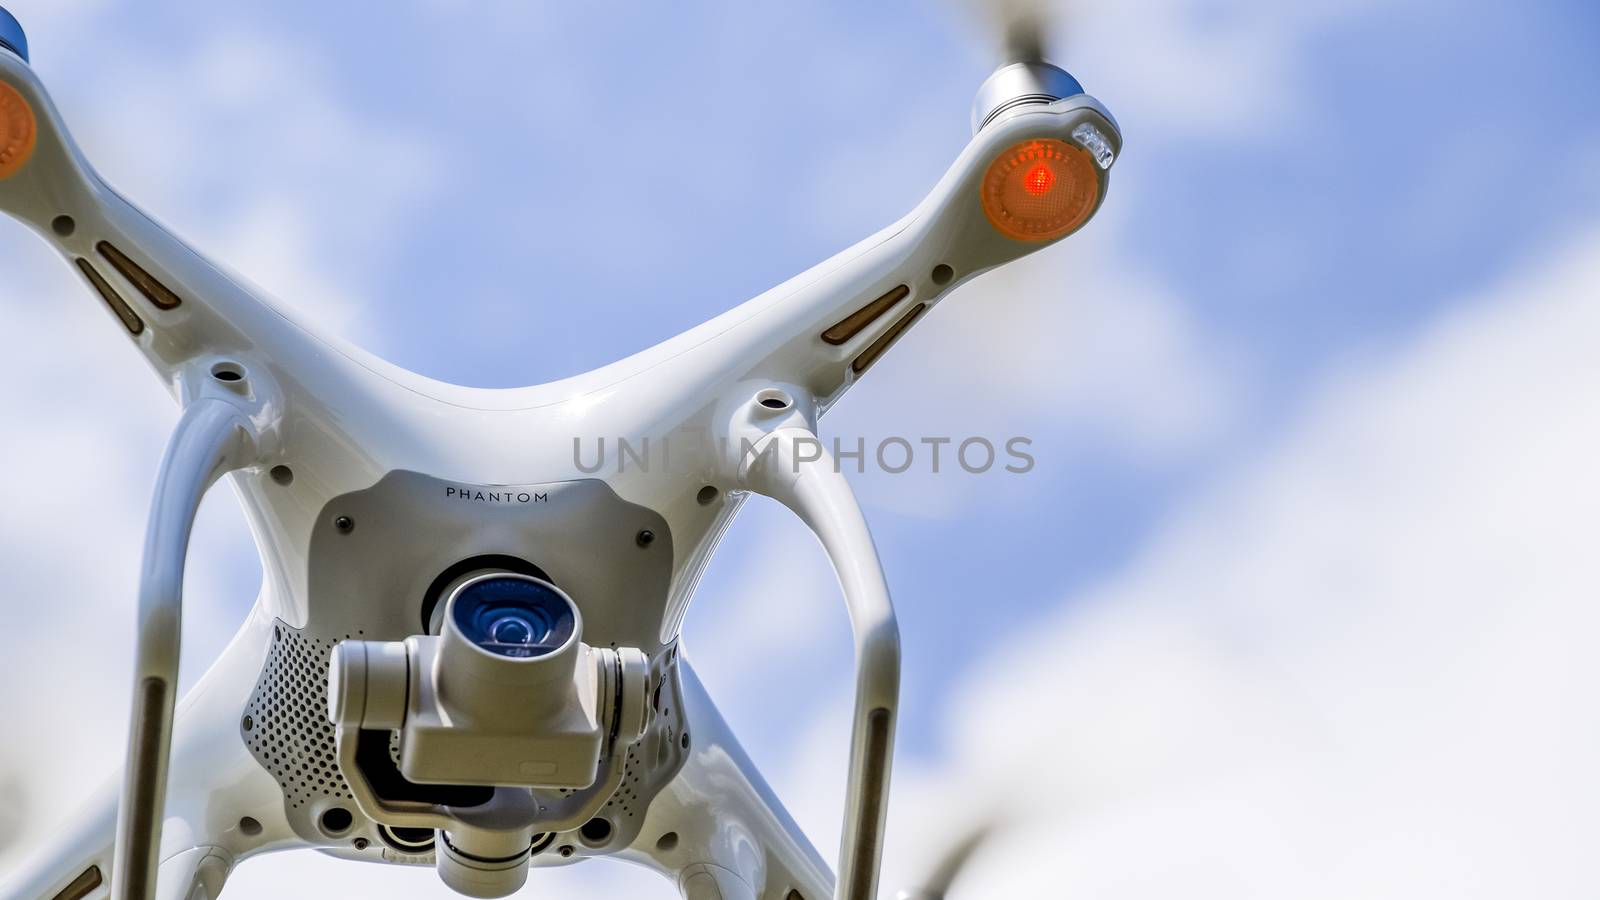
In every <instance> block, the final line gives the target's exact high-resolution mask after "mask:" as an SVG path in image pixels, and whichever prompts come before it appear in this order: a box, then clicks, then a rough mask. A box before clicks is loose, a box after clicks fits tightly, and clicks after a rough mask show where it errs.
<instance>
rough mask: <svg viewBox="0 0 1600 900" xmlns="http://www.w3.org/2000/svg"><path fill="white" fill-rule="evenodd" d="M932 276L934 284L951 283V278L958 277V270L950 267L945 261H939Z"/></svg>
mask: <svg viewBox="0 0 1600 900" xmlns="http://www.w3.org/2000/svg"><path fill="white" fill-rule="evenodd" d="M932 277H933V283H934V284H941V285H942V284H949V283H950V279H952V278H954V277H956V270H955V269H952V268H950V267H949V266H947V265H945V264H944V263H939V264H938V265H937V266H934V267H933V276H932Z"/></svg>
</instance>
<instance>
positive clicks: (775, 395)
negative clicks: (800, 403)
mask: <svg viewBox="0 0 1600 900" xmlns="http://www.w3.org/2000/svg"><path fill="white" fill-rule="evenodd" d="M756 402H757V403H760V404H761V405H762V406H764V407H766V408H767V409H770V410H773V411H778V410H784V409H788V408H789V407H791V406H793V405H794V398H793V397H791V396H789V394H788V392H787V391H780V390H778V389H777V388H767V389H766V390H764V391H762V392H761V393H759V394H756Z"/></svg>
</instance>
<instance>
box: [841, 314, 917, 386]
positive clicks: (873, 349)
mask: <svg viewBox="0 0 1600 900" xmlns="http://www.w3.org/2000/svg"><path fill="white" fill-rule="evenodd" d="M927 308H928V304H926V303H918V304H917V305H916V306H913V307H911V311H910V312H908V313H906V314H905V315H903V316H901V317H900V321H898V322H896V323H894V324H893V325H891V326H889V330H888V331H885V332H884V333H883V334H882V335H880V336H879V337H878V339H877V340H875V341H873V342H872V343H871V344H870V345H869V346H868V347H867V349H865V350H863V351H861V355H860V356H858V357H856V358H855V361H854V362H852V363H850V368H851V369H852V370H854V371H855V373H856V374H857V375H860V374H861V373H862V372H865V371H866V370H867V367H868V366H870V365H872V364H873V363H875V362H877V361H878V357H880V356H882V355H883V352H884V351H885V350H888V349H889V345H890V344H893V343H894V342H895V339H896V338H898V337H899V336H900V335H901V334H902V333H904V332H905V330H906V329H907V328H910V327H911V324H912V323H913V322H915V321H917V317H918V316H920V315H922V312H923V310H925V309H927Z"/></svg>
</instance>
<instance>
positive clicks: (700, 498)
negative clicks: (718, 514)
mask: <svg viewBox="0 0 1600 900" xmlns="http://www.w3.org/2000/svg"><path fill="white" fill-rule="evenodd" d="M721 493H722V492H721V491H719V490H717V489H716V488H715V487H713V486H711V485H709V484H708V485H706V486H705V487H703V488H701V489H700V493H698V494H695V495H694V499H695V500H696V501H697V502H698V503H699V504H700V505H701V506H710V505H711V504H713V503H715V502H717V497H718V496H719V495H720V494H721Z"/></svg>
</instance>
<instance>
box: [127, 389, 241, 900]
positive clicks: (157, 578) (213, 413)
mask: <svg viewBox="0 0 1600 900" xmlns="http://www.w3.org/2000/svg"><path fill="white" fill-rule="evenodd" d="M255 450H256V440H255V430H254V428H253V427H252V425H251V422H250V420H249V418H248V417H247V416H246V414H245V413H244V412H243V411H242V410H241V409H240V408H239V407H237V406H235V405H234V404H233V403H230V402H229V401H227V400H225V399H222V398H219V397H213V396H202V397H200V398H199V399H196V400H195V401H194V402H193V403H191V404H190V405H189V406H188V407H187V408H185V409H184V412H183V417H182V418H181V419H180V420H179V421H178V426H177V429H176V430H175V431H174V432H173V435H172V439H171V441H170V443H169V444H168V445H167V451H166V456H165V458H164V459H163V460H162V463H161V472H160V476H159V478H158V480H157V482H156V491H155V500H154V502H153V504H152V506H151V510H150V522H149V530H148V532H147V534H146V538H145V548H144V562H143V566H142V568H141V570H140V575H139V612H138V622H137V631H136V636H137V641H138V646H137V649H136V651H135V658H134V659H135V661H134V695H133V715H132V719H131V724H130V728H129V735H128V754H127V770H126V773H125V775H124V782H123V793H122V803H121V806H120V809H119V812H118V822H117V843H116V853H115V872H114V874H113V876H112V886H113V890H114V892H115V896H117V897H119V898H122V900H146V898H151V897H154V896H155V883H156V868H157V864H158V862H159V860H158V859H157V854H158V852H159V850H160V845H161V821H162V818H163V815H164V809H165V800H166V789H167V768H168V762H169V760H168V754H169V752H170V749H171V743H172V722H173V706H174V699H175V694H176V691H177V682H178V656H179V644H180V641H181V638H182V612H183V572H184V564H185V561H186V558H187V556H188V551H189V537H190V534H191V533H192V531H193V529H194V520H195V514H196V513H197V512H198V510H199V508H200V500H201V498H203V497H204V496H205V493H206V491H207V490H208V489H209V488H210V487H211V485H212V484H214V483H215V482H216V481H217V479H218V478H220V477H221V476H222V475H223V474H224V473H226V472H228V471H231V470H233V469H237V468H241V467H243V466H245V465H248V464H250V462H251V461H252V460H253V457H254V453H255Z"/></svg>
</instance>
